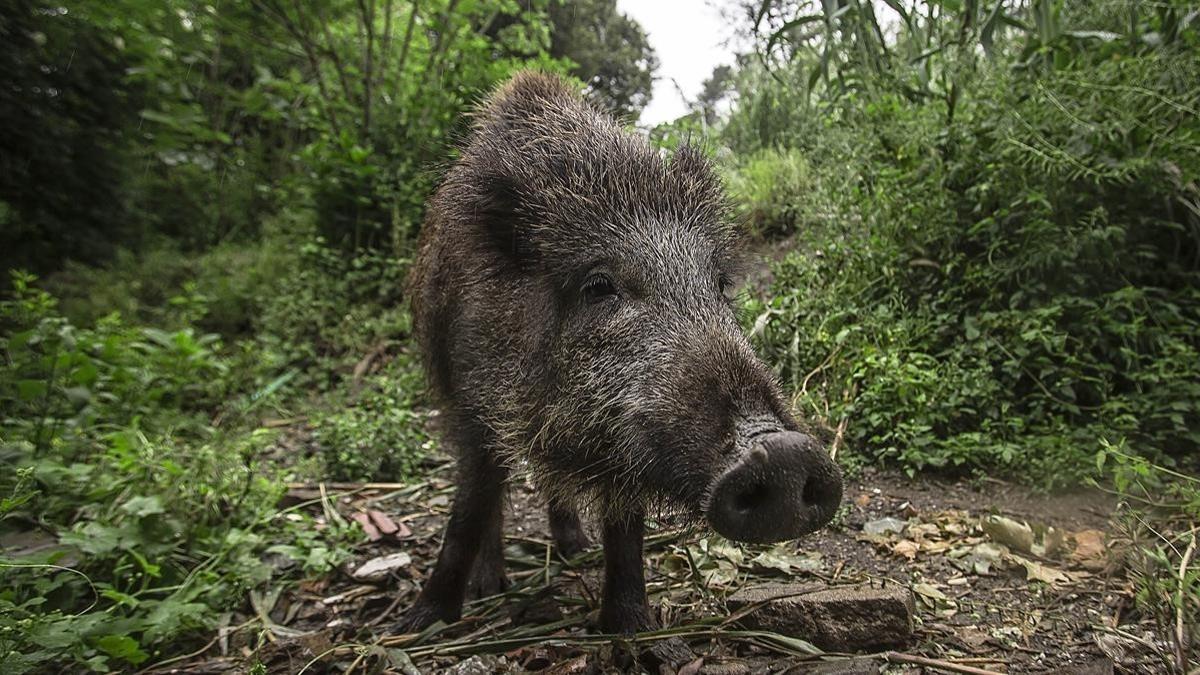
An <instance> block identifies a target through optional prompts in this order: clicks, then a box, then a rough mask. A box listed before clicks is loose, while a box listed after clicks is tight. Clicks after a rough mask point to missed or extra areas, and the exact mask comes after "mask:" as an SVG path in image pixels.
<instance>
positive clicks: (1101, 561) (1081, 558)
mask: <svg viewBox="0 0 1200 675" xmlns="http://www.w3.org/2000/svg"><path fill="white" fill-rule="evenodd" d="M1072 538H1073V539H1074V540H1075V550H1074V551H1073V552H1072V553H1071V561H1072V562H1074V563H1075V564H1076V565H1079V566H1080V567H1082V568H1084V569H1086V570H1092V571H1100V570H1102V569H1104V567H1105V565H1106V564H1107V556H1106V553H1105V547H1104V533H1103V532H1101V531H1100V530H1080V531H1079V532H1076V533H1075V534H1074V536H1073V537H1072Z"/></svg>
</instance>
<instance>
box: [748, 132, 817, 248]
mask: <svg viewBox="0 0 1200 675" xmlns="http://www.w3.org/2000/svg"><path fill="white" fill-rule="evenodd" d="M813 179H814V176H813V174H812V172H811V171H810V169H809V166H808V161H807V160H805V159H804V156H803V155H802V154H801V153H799V152H797V151H795V150H784V151H777V150H764V151H761V152H758V153H755V154H753V155H750V156H749V157H746V158H744V159H742V160H741V161H740V162H739V163H738V165H737V168H736V170H735V171H733V172H731V174H730V177H729V193H730V197H731V198H732V199H733V200H734V203H735V204H737V205H738V208H740V209H741V211H742V214H741V216H742V218H743V220H744V221H745V222H746V224H747V225H748V227H749V228H750V230H751V232H753V233H754V234H755V235H757V236H760V237H777V236H780V235H787V234H790V233H792V232H794V231H796V229H797V228H803V227H805V226H806V225H807V224H808V223H807V221H808V219H809V218H814V217H816V218H819V217H821V216H822V215H824V214H822V213H821V212H820V211H817V212H816V213H805V211H807V210H808V209H810V208H811V207H812V205H811V204H809V203H807V200H806V196H807V195H810V194H817V195H821V194H823V192H822V191H821V190H820V189H819V188H817V189H814V186H813V184H812V182H813ZM806 207H807V208H806Z"/></svg>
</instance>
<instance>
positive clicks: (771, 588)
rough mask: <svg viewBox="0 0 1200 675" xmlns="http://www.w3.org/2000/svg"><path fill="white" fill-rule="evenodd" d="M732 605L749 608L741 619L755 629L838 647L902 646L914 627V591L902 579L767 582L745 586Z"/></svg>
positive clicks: (737, 608) (840, 649)
mask: <svg viewBox="0 0 1200 675" xmlns="http://www.w3.org/2000/svg"><path fill="white" fill-rule="evenodd" d="M728 604H729V609H730V610H731V611H734V612H737V611H740V610H743V609H747V608H751V607H752V609H749V613H748V614H746V616H744V617H743V618H742V619H741V623H742V625H743V626H746V627H747V628H749V629H751V630H767V631H771V632H775V633H779V634H780V635H787V636H789V637H795V638H800V639H802V640H807V641H809V642H811V643H813V644H814V645H816V646H817V647H820V648H821V649H825V650H827V651H837V652H854V651H864V650H876V649H885V648H889V647H900V646H903V645H904V644H906V643H907V642H908V640H909V639H910V638H911V637H912V632H913V612H914V604H913V595H912V591H911V590H909V589H908V588H907V587H904V586H900V585H898V584H890V583H889V584H883V585H876V584H862V585H854V586H826V585H824V584H768V585H763V586H754V587H750V588H745V589H742V590H740V591H738V592H737V593H734V594H733V595H732V596H730V597H729V600H728Z"/></svg>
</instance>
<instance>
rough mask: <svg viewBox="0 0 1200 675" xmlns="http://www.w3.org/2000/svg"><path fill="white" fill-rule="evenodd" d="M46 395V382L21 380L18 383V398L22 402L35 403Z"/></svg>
mask: <svg viewBox="0 0 1200 675" xmlns="http://www.w3.org/2000/svg"><path fill="white" fill-rule="evenodd" d="M45 395H46V382H45V381H44V380H20V381H18V382H17V396H19V397H20V398H21V400H22V401H33V400H35V399H39V398H42V397H43V396H45Z"/></svg>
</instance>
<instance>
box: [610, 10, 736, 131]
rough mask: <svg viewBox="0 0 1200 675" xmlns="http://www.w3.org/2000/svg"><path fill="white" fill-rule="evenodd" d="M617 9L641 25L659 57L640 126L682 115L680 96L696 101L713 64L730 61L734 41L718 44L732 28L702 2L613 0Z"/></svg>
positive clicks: (732, 61) (666, 120) (685, 106)
mask: <svg viewBox="0 0 1200 675" xmlns="http://www.w3.org/2000/svg"><path fill="white" fill-rule="evenodd" d="M617 9H618V10H620V11H621V12H622V13H624V14H626V15H628V16H630V17H632V18H634V19H635V20H637V22H638V23H640V24H641V25H642V28H643V29H644V30H645V31H646V35H647V36H648V37H649V39H650V46H651V47H653V48H654V51H655V53H656V54H657V55H658V71H657V72H656V73H655V79H654V94H653V96H652V97H651V99H650V104H649V105H647V106H646V109H645V110H643V111H642V117H641V123H642V124H643V125H646V126H654V125H656V124H659V123H660V122H669V121H671V120H673V119H675V118H677V117H680V116H681V115H686V114H687V113H688V107H687V104H686V103H685V102H684V99H683V96H686V97H687V98H688V100H695V98H696V95H697V94H699V93H700V89H701V85H702V84H703V83H704V80H706V79H708V76H709V75H711V74H712V71H713V68H714V67H716V66H719V65H721V64H728V65H733V63H734V50H733V45H732V44H730V45H723V44H722V43H723V42H726V41H728V40H729V39H730V38H731V37H732V36H733V26H730V25H729V22H728V21H726V20H725V19H722V18H721V14H720V11H719V10H718V9H717V8H716V7H713V6H712V5H711V4H710V3H709V2H705V0H617ZM681 90H682V93H683V96H680V91H681Z"/></svg>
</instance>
